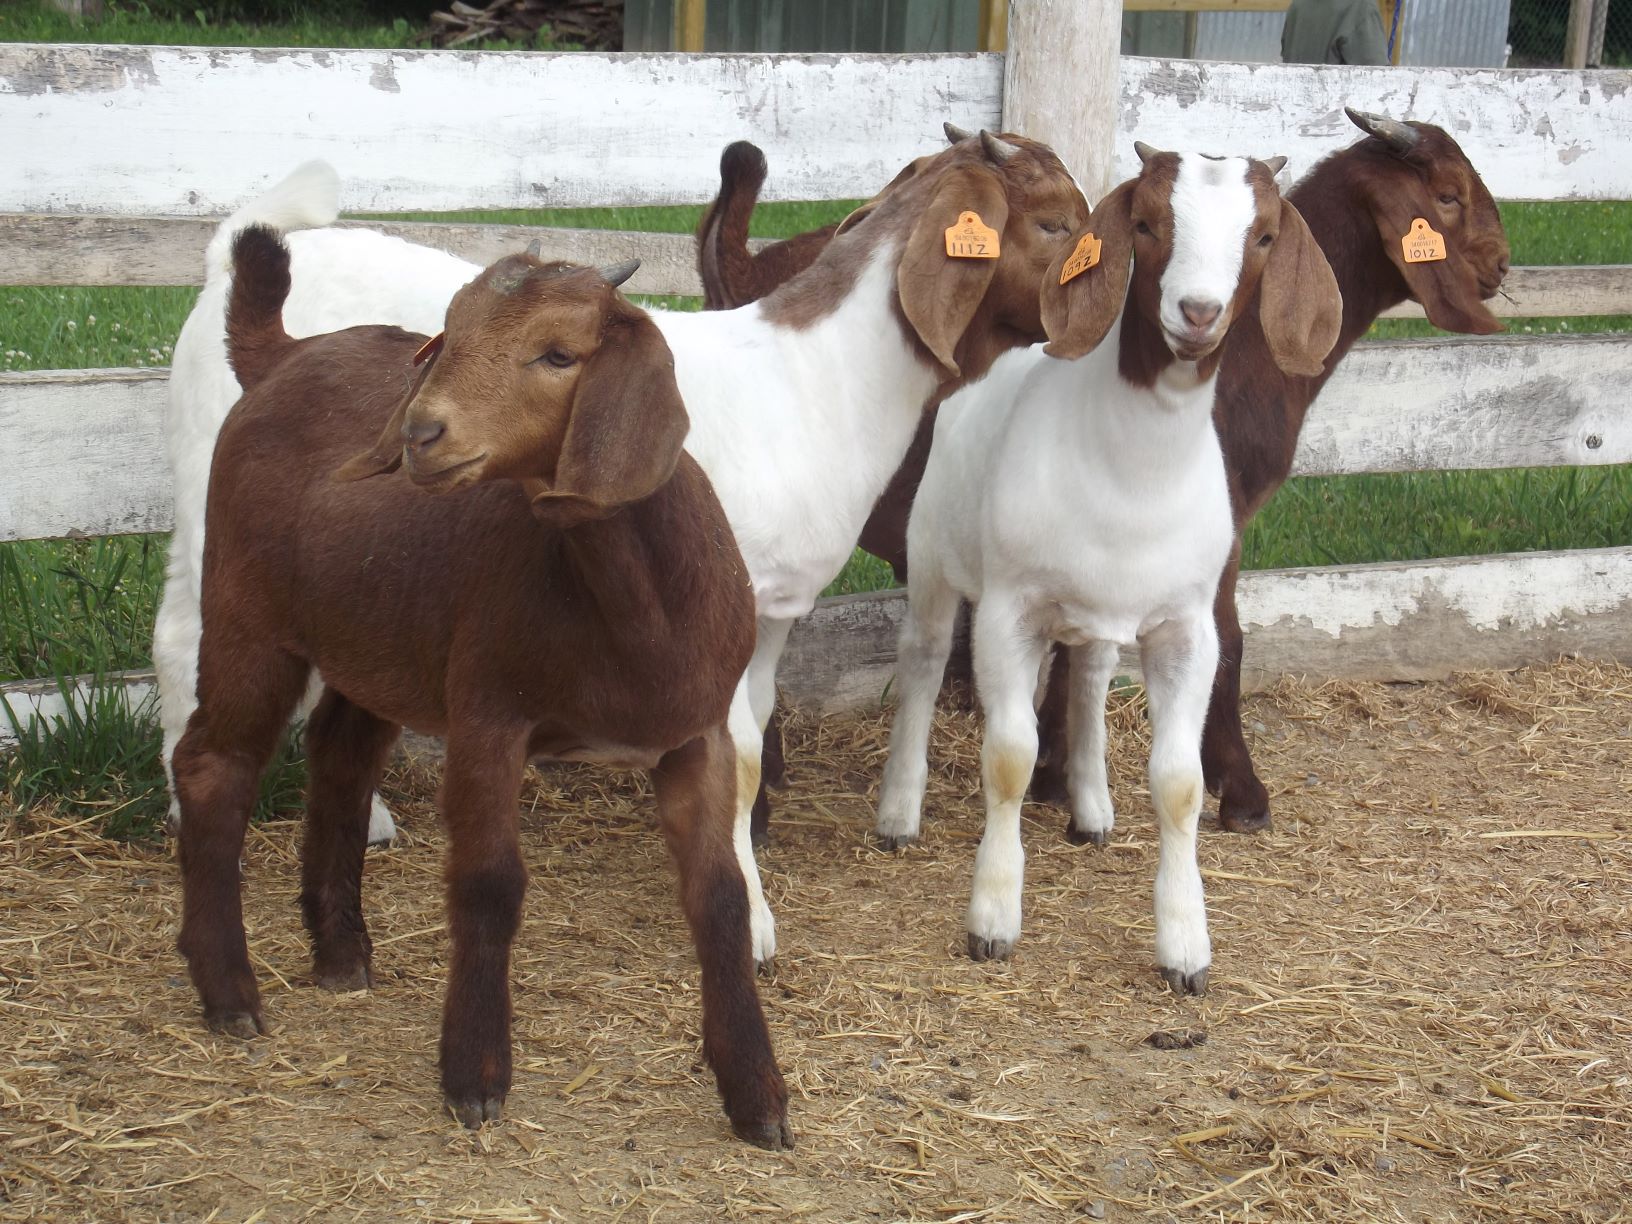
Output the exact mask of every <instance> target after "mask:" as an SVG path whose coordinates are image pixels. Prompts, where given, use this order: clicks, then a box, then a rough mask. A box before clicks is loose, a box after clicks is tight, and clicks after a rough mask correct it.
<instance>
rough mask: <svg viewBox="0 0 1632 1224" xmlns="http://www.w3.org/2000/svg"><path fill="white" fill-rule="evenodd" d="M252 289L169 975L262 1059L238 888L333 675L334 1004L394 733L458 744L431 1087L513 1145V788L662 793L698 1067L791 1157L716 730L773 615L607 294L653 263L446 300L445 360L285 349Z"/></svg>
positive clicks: (247, 240)
mask: <svg viewBox="0 0 1632 1224" xmlns="http://www.w3.org/2000/svg"><path fill="white" fill-rule="evenodd" d="M234 260H235V276H234V283H233V287H232V298H231V302H230V305H229V308H228V328H227V335H228V348H229V354H230V357H231V360H232V363H233V366H234V369H235V370H236V372H237V375H238V378H239V380H240V382H241V383H242V384H243V386H244V387H245V393H244V395H243V397H242V399H240V401H239V402H238V404H237V406H236V407H235V408H234V409H233V411H232V413H231V415H230V416H229V417H228V418H227V421H226V423H225V425H224V426H223V427H222V429H221V433H220V437H219V440H218V441H217V444H216V450H215V460H214V465H213V470H212V472H211V477H210V493H209V506H208V512H207V523H208V536H207V540H208V543H207V546H206V551H205V558H204V586H203V616H204V634H203V642H202V648H201V653H200V658H199V676H198V697H199V705H198V708H197V710H196V711H195V712H194V714H193V716H192V718H191V720H190V721H189V723H188V728H187V732H186V734H185V735H184V736H183V738H182V740H181V742H180V744H179V746H178V747H177V751H176V755H175V773H176V784H177V790H178V793H179V796H180V801H181V806H182V812H183V819H182V825H181V861H182V880H183V918H182V928H181V936H180V940H179V945H180V948H181V950H182V952H183V954H184V955H185V956H186V958H187V963H188V968H189V970H190V971H191V974H192V978H193V982H194V984H195V986H196V987H197V989H198V992H199V995H200V998H201V1000H202V1002H203V1006H204V1014H205V1019H206V1021H207V1023H208V1024H209V1025H210V1027H211V1028H213V1029H216V1030H218V1031H222V1032H227V1033H232V1034H236V1035H239V1036H243V1037H252V1036H254V1035H255V1034H257V1033H260V1032H263V1031H264V1029H265V1025H264V1022H263V1019H262V1012H261V1000H260V994H259V991H258V989H257V987H256V983H255V977H254V973H253V971H252V969H251V967H250V962H249V957H248V951H247V947H246V944H245V937H244V927H243V915H242V908H241V902H240V897H239V883H238V858H239V854H240V852H241V849H242V846H243V838H244V829H245V824H246V822H247V820H248V818H249V812H250V808H251V805H252V803H253V800H254V796H255V788H256V780H257V777H258V775H259V773H260V772H261V770H262V769H263V768H264V766H265V764H266V761H267V759H268V757H269V756H270V755H271V752H272V750H273V748H274V747H275V745H276V742H277V740H278V738H279V734H280V732H281V729H282V727H283V725H284V723H285V722H286V720H287V719H288V716H289V714H290V713H291V711H292V710H293V708H294V706H295V704H296V702H297V701H298V700H299V698H300V696H301V694H302V692H303V690H304V689H305V686H306V683H307V678H308V676H309V675H310V673H311V671H312V669H313V668H318V669H320V670H321V672H322V674H323V676H324V679H325V681H326V682H327V685H328V688H327V689H326V691H325V693H324V696H323V698H322V700H321V701H320V702H319V704H318V706H317V708H316V710H315V711H314V712H313V714H312V716H311V719H310V721H309V722H308V723H307V732H306V747H307V756H308V759H309V763H310V769H311V783H310V789H309V792H308V802H307V813H306V833H305V840H304V844H303V846H302V854H301V858H302V890H301V909H302V915H303V917H304V920H305V924H306V927H307V929H308V931H309V932H310V933H311V938H312V948H313V972H314V977H315V979H316V981H317V983H318V984H319V985H321V986H324V987H328V988H332V989H356V988H360V987H363V986H366V985H368V984H369V982H370V973H371V955H372V946H371V944H370V941H369V937H368V932H367V928H366V925H365V923H364V920H363V913H362V901H361V883H362V868H363V850H364V840H365V835H366V826H367V820H368V798H369V795H370V793H371V792H372V790H373V788H374V786H375V783H376V781H377V780H378V777H379V774H380V771H381V769H382V767H383V765H384V763H385V760H386V756H387V753H388V752H389V750H390V747H391V745H392V743H393V742H394V741H395V739H396V737H397V735H398V731H399V729H400V727H402V726H404V725H406V726H410V727H413V728H414V729H416V730H418V731H422V732H427V733H431V734H438V735H443V736H445V737H446V739H447V758H446V766H445V771H444V777H443V783H442V793H441V809H442V815H443V819H444V821H445V823H446V827H447V833H448V854H447V864H446V883H447V907H448V929H449V934H450V939H451V943H452V952H451V957H450V961H449V979H448V991H447V997H446V1004H445V1008H444V1012H443V1023H442V1039H441V1077H442V1089H443V1093H444V1099H445V1101H446V1104H447V1107H448V1109H449V1110H450V1111H451V1112H452V1113H453V1114H454V1116H455V1117H457V1118H458V1120H459V1121H460V1122H462V1123H463V1124H465V1125H466V1126H472V1127H474V1126H479V1125H480V1124H481V1123H482V1122H483V1121H487V1120H491V1119H494V1118H497V1117H498V1116H499V1114H500V1111H501V1107H502V1104H503V1101H504V1099H505V1096H506V1093H507V1092H508V1090H509V1087H510V1079H511V1052H510V1021H511V1003H510V991H509V980H508V979H509V961H510V947H511V944H512V942H513V940H514V938H515V935H516V933H517V931H518V929H519V926H520V920H521V909H522V901H523V892H524V889H525V885H526V869H525V867H524V865H523V862H522V857H521V850H520V845H519V841H518V830H517V810H516V797H517V792H518V789H519V787H520V783H521V776H522V770H523V768H524V766H525V764H526V762H527V760H528V759H529V758H530V757H532V756H535V755H547V756H553V757H559V758H565V759H575V760H606V761H613V762H618V763H623V764H633V765H639V766H642V767H646V768H650V769H651V770H652V777H653V783H654V788H655V791H656V795H657V807H658V816H659V819H660V821H661V823H662V826H663V831H664V836H665V840H666V842H667V844H668V847H669V851H670V853H671V855H672V856H673V858H674V860H675V863H676V865H677V867H678V870H679V877H680V895H681V901H682V905H683V907H684V910H685V914H686V919H687V922H688V923H689V925H690V927H691V931H692V937H693V940H694V942H695V945H696V949H697V955H698V959H699V961H700V962H701V966H702V993H703V1027H702V1031H703V1052H704V1055H705V1056H706V1057H707V1059H708V1061H709V1062H710V1064H711V1065H712V1066H713V1068H714V1072H715V1076H716V1080H717V1083H718V1086H719V1091H720V1095H721V1097H722V1098H723V1100H724V1104H725V1110H726V1113H727V1114H728V1115H729V1117H730V1120H731V1125H732V1129H733V1130H734V1131H735V1132H736V1133H737V1134H738V1135H740V1136H741V1137H742V1138H744V1139H746V1140H748V1141H749V1142H751V1143H755V1144H758V1145H760V1146H763V1147H771V1148H776V1147H781V1146H784V1145H787V1144H790V1143H791V1142H792V1135H791V1132H790V1131H789V1129H788V1124H787V1091H786V1088H785V1086H784V1084H783V1081H782V1076H781V1074H780V1072H779V1071H778V1069H777V1066H776V1061H775V1057H774V1054H773V1052H772V1049H771V1041H770V1035H769V1033H768V1031H767V1029H766V1025H765V1018H764V1014H763V1012H762V1010H761V1008H760V1003H759V998H758V995H757V993H756V991H755V987H754V966H753V956H752V952H751V947H750V936H749V922H748V895H747V889H746V885H745V883H744V879H743V875H742V871H741V868H740V866H739V862H738V859H737V857H736V855H735V853H734V850H733V846H732V822H733V816H734V806H735V785H736V784H735V774H734V766H733V752H732V748H731V743H730V740H729V736H728V734H727V732H726V730H725V722H726V716H727V710H728V708H729V705H730V701H731V694H732V690H733V688H734V686H735V684H736V681H737V677H738V676H739V675H740V673H741V671H742V669H743V667H744V666H745V665H746V664H747V661H748V658H749V655H750V653H751V651H752V647H753V641H754V604H753V597H752V594H751V592H750V590H749V586H748V578H747V573H746V570H745V568H744V566H743V563H742V560H741V557H740V556H739V554H738V552H737V549H736V545H735V543H734V540H733V538H732V534H731V531H730V528H729V526H728V524H727V522H726V519H725V516H724V514H723V512H722V511H721V509H720V507H719V504H718V502H717V501H716V500H715V497H714V494H713V491H712V489H711V488H710V486H709V483H708V481H707V480H706V478H705V477H704V476H703V474H702V472H701V470H700V469H699V468H698V467H697V465H696V464H695V463H694V462H693V461H692V460H691V459H690V458H689V457H688V456H686V455H684V454H683V453H682V452H681V449H680V447H681V442H682V441H683V439H684V437H685V434H686V430H687V417H686V412H685V408H684V405H683V404H682V402H681V399H680V394H679V391H678V388H677V387H676V385H675V381H674V374H673V363H672V358H671V355H670V352H669V349H668V346H667V344H666V343H665V342H664V340H663V338H662V336H661V334H660V333H659V332H658V331H657V329H656V327H655V326H654V325H653V324H652V322H651V321H650V319H649V318H648V316H647V315H646V314H645V313H644V312H643V311H641V310H639V309H637V308H635V307H634V306H632V305H630V304H629V303H628V302H627V301H625V300H624V299H622V298H621V297H620V296H618V294H617V293H616V292H615V289H614V284H615V283H617V282H618V281H619V280H621V279H622V278H623V277H626V276H627V275H628V274H629V273H630V272H632V271H633V266H632V265H625V266H624V267H623V268H621V269H618V270H617V271H616V272H615V273H612V274H610V279H609V278H607V277H603V276H602V275H601V274H599V273H597V272H595V271H593V270H590V269H581V268H574V267H571V266H569V265H563V264H543V263H540V262H539V261H538V260H537V259H535V258H533V257H532V256H531V254H530V253H529V255H526V256H512V257H510V258H507V259H504V260H501V261H500V262H498V263H497V264H495V265H493V266H492V267H491V268H489V269H488V270H487V271H485V272H483V273H482V274H481V275H480V276H479V277H478V278H477V279H476V280H475V281H473V282H472V283H471V284H470V285H469V286H467V287H466V288H464V289H462V290H461V291H460V292H459V293H458V294H457V296H455V298H454V299H453V301H452V303H451V304H450V305H449V308H448V315H447V330H446V332H445V333H444V335H443V336H441V337H438V338H437V339H436V340H434V341H430V342H427V341H426V339H425V337H423V336H418V335H414V334H412V333H409V332H405V331H401V330H399V329H397V328H389V327H356V328H352V329H350V330H347V331H343V332H335V333H331V334H328V335H320V336H314V337H312V338H310V339H305V340H299V341H294V340H291V339H290V338H289V336H288V335H287V334H286V333H285V332H284V329H283V325H282V322H281V319H280V311H281V309H282V305H283V302H284V299H285V297H286V296H287V293H288V289H289V256H288V252H287V249H286V248H285V247H284V246H283V244H282V243H281V242H280V241H279V240H278V239H277V238H276V237H275V236H274V235H273V234H272V233H271V232H270V231H267V230H264V229H258V228H251V229H249V230H246V231H245V232H244V233H243V234H242V235H241V236H240V237H239V239H238V241H237V244H236V246H235V248H234ZM416 361H418V362H419V363H420V366H421V368H420V369H419V371H418V373H417V376H415V377H413V381H412V385H411V386H409V387H408V388H407V391H406V394H405V393H404V387H405V382H406V381H407V379H408V377H409V376H410V374H411V373H412V369H413V364H414V363H415V362H416ZM405 442H406V447H404V443H405ZM371 444H372V445H371ZM359 452H361V453H360V454H359ZM351 456H356V457H355V458H351V459H350V462H349V463H348V462H346V461H347V460H348V458H350V457H351ZM399 467H401V468H402V469H404V470H403V471H401V472H397V471H396V470H397V469H398V468H399ZM388 473H396V474H388ZM375 475H377V476H380V477H381V478H379V479H372V480H362V479H359V478H362V477H367V476H375ZM416 486H417V487H416ZM425 490H430V491H432V492H436V493H442V494H446V495H445V496H429V495H428V494H427V493H426V492H425ZM456 490H457V492H456Z"/></svg>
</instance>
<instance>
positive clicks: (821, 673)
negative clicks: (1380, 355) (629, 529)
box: [0, 548, 1632, 744]
mask: <svg viewBox="0 0 1632 1224" xmlns="http://www.w3.org/2000/svg"><path fill="white" fill-rule="evenodd" d="M1238 599H1239V606H1240V610H1241V624H1242V627H1243V628H1244V629H1245V631H1246V646H1245V649H1244V652H1243V660H1244V662H1243V667H1242V677H1243V682H1244V683H1245V684H1246V685H1247V687H1249V688H1258V687H1261V686H1263V685H1266V684H1270V683H1273V682H1274V681H1275V679H1276V678H1277V677H1279V676H1282V675H1287V674H1291V675H1302V676H1310V677H1314V678H1326V677H1334V676H1339V677H1343V678H1347V679H1371V680H1431V679H1438V678H1441V677H1443V676H1445V675H1447V674H1448V673H1449V672H1450V671H1452V670H1463V669H1468V668H1477V667H1495V668H1501V667H1519V666H1523V665H1524V664H1526V663H1541V662H1547V661H1550V660H1552V659H1556V658H1557V657H1559V656H1560V655H1566V654H1578V655H1584V656H1586V657H1589V658H1598V659H1619V660H1623V661H1629V662H1632V548H1601V549H1582V550H1578V551H1573V552H1550V553H1513V554H1505V555H1500V556H1493V557H1453V558H1449V559H1443V560H1437V561H1409V562H1399V563H1392V564H1385V565H1354V566H1336V567H1330V568H1328V567H1321V568H1315V569H1289V570H1258V571H1249V572H1248V573H1245V574H1243V575H1242V576H1241V584H1240V588H1239V591H1238ZM906 607H907V601H906V595H905V593H904V592H902V591H881V592H874V593H872V594H868V595H845V596H841V597H839V598H837V599H824V600H822V601H821V603H820V604H818V605H817V607H816V610H815V611H814V612H812V613H811V614H810V615H809V616H808V617H806V618H805V619H804V620H802V621H800V622H799V624H798V625H797V626H796V627H795V628H794V631H793V636H792V638H791V639H790V640H789V642H788V650H787V654H786V655H785V656H784V657H783V661H782V667H781V670H780V672H779V674H778V680H779V684H780V687H781V689H782V692H783V694H784V695H785V696H786V697H787V698H788V700H789V701H790V702H792V703H793V704H794V705H796V706H801V707H803V708H806V709H812V710H817V711H820V712H821V713H824V714H832V713H840V712H842V711H845V710H855V709H866V708H869V707H872V706H876V705H878V704H879V702H880V701H881V700H882V699H883V698H884V696H885V692H886V688H887V686H888V685H889V682H890V678H891V677H892V676H893V675H894V674H895V645H896V637H897V635H898V634H899V632H900V627H901V618H902V616H903V615H904V614H905V613H906ZM1122 664H1123V667H1124V669H1125V670H1126V671H1127V672H1128V673H1129V674H1130V675H1137V674H1138V670H1139V669H1138V659H1137V657H1136V656H1135V655H1133V654H1131V653H1125V654H1124V656H1123V660H1122ZM109 679H110V680H112V681H114V682H116V683H122V684H125V685H126V686H127V692H128V694H129V698H130V700H132V701H133V702H134V701H140V700H143V699H145V698H146V697H147V696H148V695H149V694H150V693H151V691H152V686H153V677H152V673H151V672H127V673H122V674H120V675H117V676H113V677H110V678H109ZM86 691H88V689H87V686H85V685H81V686H80V688H79V689H78V693H79V694H80V696H83V695H84V693H85V692H86ZM0 700H4V701H5V702H6V703H7V704H9V705H10V706H11V708H12V711H13V713H14V714H15V715H16V716H17V717H18V719H19V721H21V722H26V721H27V720H28V719H30V718H32V717H36V716H39V715H43V716H45V717H47V718H51V717H56V716H59V715H61V714H62V712H63V708H64V702H63V697H62V694H61V693H60V691H59V690H58V688H57V686H56V684H55V683H54V682H52V681H49V680H47V681H27V682H22V683H14V684H8V685H0ZM11 739H12V734H11V728H10V724H9V722H8V721H7V720H6V719H5V718H4V717H3V716H0V744H5V743H8V742H10V741H11Z"/></svg>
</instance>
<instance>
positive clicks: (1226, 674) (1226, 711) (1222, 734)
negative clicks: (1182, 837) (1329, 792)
mask: <svg viewBox="0 0 1632 1224" xmlns="http://www.w3.org/2000/svg"><path fill="white" fill-rule="evenodd" d="M1240 572H1241V541H1240V537H1237V538H1236V544H1235V549H1234V551H1233V552H1231V553H1230V560H1229V562H1228V564H1226V565H1225V567H1224V576H1223V578H1221V579H1220V580H1219V584H1218V594H1217V595H1216V596H1215V597H1214V600H1213V624H1214V625H1215V626H1216V627H1217V629H1218V670H1217V672H1216V673H1215V675H1214V677H1213V698H1212V704H1211V705H1209V706H1208V708H1207V725H1206V728H1205V729H1204V730H1203V731H1202V737H1201V767H1202V772H1203V773H1204V774H1205V775H1206V778H1207V789H1208V790H1210V791H1212V792H1213V793H1214V794H1215V795H1217V796H1218V823H1219V824H1220V825H1222V826H1223V827H1224V828H1226V829H1228V830H1230V832H1232V833H1256V832H1257V831H1258V830H1260V829H1266V828H1268V827H1269V791H1268V790H1266V789H1265V788H1264V784H1263V783H1262V782H1261V781H1259V779H1258V774H1257V773H1256V772H1255V771H1254V769H1253V767H1252V753H1251V752H1250V751H1249V750H1248V748H1247V737H1246V735H1245V734H1244V733H1243V732H1242V730H1241V649H1242V644H1243V640H1244V639H1243V636H1242V633H1241V618H1240V616H1239V614H1238V613H1237V611H1236V607H1235V580H1236V578H1237V577H1238V576H1239V574H1240Z"/></svg>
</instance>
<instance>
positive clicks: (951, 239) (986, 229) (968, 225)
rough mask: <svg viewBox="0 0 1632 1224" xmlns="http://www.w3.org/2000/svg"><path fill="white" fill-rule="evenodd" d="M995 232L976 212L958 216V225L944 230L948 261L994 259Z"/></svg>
mask: <svg viewBox="0 0 1632 1224" xmlns="http://www.w3.org/2000/svg"><path fill="white" fill-rule="evenodd" d="M997 255H998V243H997V231H996V230H994V229H993V228H992V227H991V226H989V225H987V224H986V223H985V222H984V221H982V220H981V219H980V214H979V213H977V212H963V213H959V214H958V223H957V224H956V225H949V226H947V228H946V257H947V258H948V259H996V258H997Z"/></svg>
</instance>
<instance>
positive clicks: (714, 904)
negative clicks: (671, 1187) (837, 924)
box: [652, 727, 793, 1149]
mask: <svg viewBox="0 0 1632 1224" xmlns="http://www.w3.org/2000/svg"><path fill="white" fill-rule="evenodd" d="M734 755H735V749H734V746H733V745H732V743H731V740H730V738H729V737H728V736H727V734H726V732H725V729H724V728H723V727H721V728H715V729H714V730H712V731H710V732H708V733H707V734H706V735H702V736H699V737H698V738H697V739H694V740H692V741H691V743H689V744H686V745H685V746H684V747H682V748H677V749H675V750H674V751H673V752H670V753H668V754H667V755H665V756H664V757H663V759H662V761H660V762H659V763H658V767H657V769H656V770H654V771H653V773H652V781H653V784H654V787H655V789H656V791H657V814H658V818H659V819H660V820H661V821H662V822H663V836H664V838H665V839H666V840H667V842H668V847H669V853H670V855H672V856H673V858H674V862H675V866H676V867H677V868H678V869H679V872H680V899H681V904H682V905H683V906H684V908H685V911H686V922H687V923H688V924H689V925H690V926H691V936H692V940H693V942H694V943H695V944H696V947H697V960H698V963H699V964H700V965H701V966H702V971H703V1054H704V1056H705V1057H706V1058H707V1059H708V1062H709V1065H710V1066H711V1067H713V1068H714V1078H715V1082H716V1083H717V1084H718V1085H719V1089H720V1098H721V1099H722V1100H723V1101H724V1103H725V1112H726V1114H727V1116H728V1117H730V1119H731V1129H732V1130H734V1131H735V1132H736V1133H737V1135H738V1136H739V1137H740V1138H743V1139H746V1140H747V1141H748V1142H749V1143H752V1144H754V1145H755V1146H757V1147H763V1148H771V1149H776V1148H782V1147H792V1146H793V1132H792V1131H791V1130H790V1129H789V1127H788V1090H787V1087H786V1085H785V1084H784V1083H783V1082H782V1073H781V1071H779V1070H778V1069H777V1066H776V1055H775V1054H774V1053H773V1052H772V1050H771V1035H770V1032H769V1030H768V1029H767V1028H766V1027H765V1013H764V1011H763V1010H762V1009H761V1008H760V1005H759V994H758V993H757V992H756V991H755V989H754V954H753V940H752V935H751V932H750V930H749V918H750V911H749V907H748V887H747V880H746V877H745V876H744V874H743V871H742V868H741V866H740V864H739V863H738V862H737V860H736V856H735V853H734V851H733V848H732V840H733V833H732V824H733V820H734V817H735V807H736V803H735V800H736V764H735V761H734Z"/></svg>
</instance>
